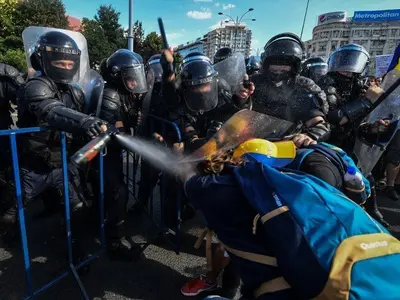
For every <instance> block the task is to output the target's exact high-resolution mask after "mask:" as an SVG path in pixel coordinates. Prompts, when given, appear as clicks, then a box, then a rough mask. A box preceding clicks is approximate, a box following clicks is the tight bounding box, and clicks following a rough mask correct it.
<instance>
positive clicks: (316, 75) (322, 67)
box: [307, 63, 328, 82]
mask: <svg viewBox="0 0 400 300" xmlns="http://www.w3.org/2000/svg"><path fill="white" fill-rule="evenodd" d="M307 67H308V68H309V78H311V79H312V80H314V82H317V81H318V80H319V79H320V78H321V77H322V76H324V75H326V73H328V64H327V63H312V64H310V65H308V66H307Z"/></svg>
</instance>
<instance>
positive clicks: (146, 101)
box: [139, 69, 156, 135]
mask: <svg viewBox="0 0 400 300" xmlns="http://www.w3.org/2000/svg"><path fill="white" fill-rule="evenodd" d="M155 78H156V74H155V72H154V70H152V69H149V70H148V72H147V75H146V80H147V93H146V95H145V96H144V98H143V100H142V124H141V126H140V128H139V135H141V134H142V133H143V130H144V129H145V128H146V126H147V125H148V124H146V122H147V115H148V114H149V111H150V105H151V98H152V95H153V87H154V83H155Z"/></svg>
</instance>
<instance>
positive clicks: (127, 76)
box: [121, 64, 147, 94]
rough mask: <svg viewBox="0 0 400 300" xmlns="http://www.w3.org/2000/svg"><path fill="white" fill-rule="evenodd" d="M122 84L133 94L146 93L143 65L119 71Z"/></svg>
mask: <svg viewBox="0 0 400 300" xmlns="http://www.w3.org/2000/svg"><path fill="white" fill-rule="evenodd" d="M121 76H122V82H123V83H124V86H125V88H126V89H127V90H128V91H130V92H132V93H135V94H142V93H146V92H147V80H146V75H145V72H144V65H142V64H140V65H133V66H131V67H128V68H124V69H123V70H121Z"/></svg>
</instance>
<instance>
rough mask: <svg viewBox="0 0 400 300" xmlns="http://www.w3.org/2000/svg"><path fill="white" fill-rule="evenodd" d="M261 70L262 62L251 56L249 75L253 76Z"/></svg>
mask: <svg viewBox="0 0 400 300" xmlns="http://www.w3.org/2000/svg"><path fill="white" fill-rule="evenodd" d="M260 69H261V61H260V57H258V56H251V57H250V58H249V61H248V62H247V66H246V70H247V74H249V75H252V74H254V73H256V72H258V71H260Z"/></svg>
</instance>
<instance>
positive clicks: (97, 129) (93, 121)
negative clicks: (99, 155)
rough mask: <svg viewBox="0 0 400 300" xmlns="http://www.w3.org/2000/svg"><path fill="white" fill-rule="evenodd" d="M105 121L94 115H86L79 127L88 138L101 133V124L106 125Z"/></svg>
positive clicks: (102, 130)
mask: <svg viewBox="0 0 400 300" xmlns="http://www.w3.org/2000/svg"><path fill="white" fill-rule="evenodd" d="M106 124H107V123H106V122H104V121H103V120H101V119H98V118H95V117H87V118H86V119H85V120H84V121H83V122H82V125H81V128H82V130H83V132H84V133H85V135H87V136H89V137H90V138H93V137H96V136H98V135H100V134H101V133H103V132H104V131H105V130H104V129H102V125H104V126H106Z"/></svg>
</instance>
